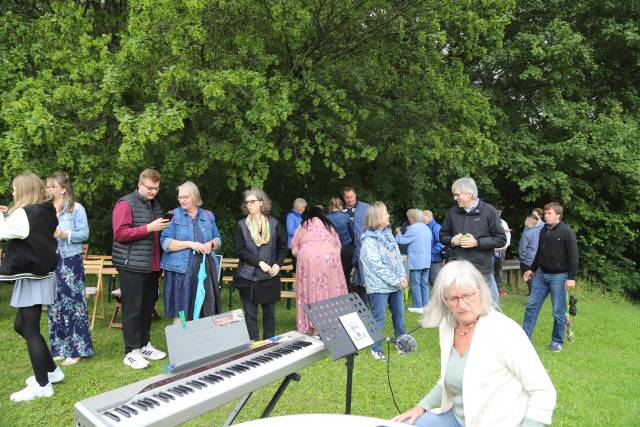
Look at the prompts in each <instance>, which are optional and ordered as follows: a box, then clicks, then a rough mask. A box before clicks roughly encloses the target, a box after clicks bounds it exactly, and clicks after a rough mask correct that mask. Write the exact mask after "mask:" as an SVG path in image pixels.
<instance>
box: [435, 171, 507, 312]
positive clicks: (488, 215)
mask: <svg viewBox="0 0 640 427" xmlns="http://www.w3.org/2000/svg"><path fill="white" fill-rule="evenodd" d="M451 192H452V193H453V200H455V201H456V203H457V204H458V205H457V206H454V207H452V208H451V209H449V212H447V216H446V217H445V218H444V222H443V223H442V228H441V229H440V242H441V243H442V244H443V245H445V246H446V247H447V248H449V249H450V250H449V252H450V253H451V258H454V259H465V260H467V261H469V262H471V263H472V264H473V265H474V266H475V267H476V268H477V269H478V270H480V273H482V275H483V276H484V278H485V280H486V281H487V284H488V285H489V286H490V287H491V294H492V296H493V300H494V301H496V302H497V301H498V288H497V287H496V281H495V279H494V277H493V263H492V259H493V251H494V249H496V248H501V247H503V246H504V245H505V244H506V243H507V236H506V235H505V234H504V229H503V228H502V224H501V222H500V217H499V216H498V212H497V211H496V209H495V208H494V207H493V206H491V205H490V204H488V203H486V202H484V201H482V200H480V199H479V198H478V187H477V186H476V182H475V181H474V180H473V178H471V177H464V178H460V179H458V180H456V181H455V182H454V183H453V185H451Z"/></svg>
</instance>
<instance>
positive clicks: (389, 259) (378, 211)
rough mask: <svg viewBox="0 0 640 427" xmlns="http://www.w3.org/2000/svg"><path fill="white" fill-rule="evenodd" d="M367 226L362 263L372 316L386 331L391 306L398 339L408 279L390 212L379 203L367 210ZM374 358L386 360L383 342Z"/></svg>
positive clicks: (373, 352)
mask: <svg viewBox="0 0 640 427" xmlns="http://www.w3.org/2000/svg"><path fill="white" fill-rule="evenodd" d="M364 227H365V232H364V233H363V234H362V240H361V242H362V247H361V250H360V264H361V265H362V278H363V279H364V286H365V288H366V289H367V296H368V297H369V301H370V302H371V314H372V316H373V320H375V322H376V324H377V326H378V327H379V328H380V329H382V330H384V320H385V314H386V311H387V305H389V308H390V309H391V321H392V322H393V330H394V332H395V334H396V337H398V336H400V335H402V334H404V332H405V329H404V302H403V293H404V292H403V290H404V289H405V288H406V287H407V278H406V273H405V270H404V265H402V255H400V249H398V244H397V243H396V241H395V239H394V238H393V236H392V235H391V231H390V230H389V213H388V211H387V207H386V206H385V205H384V203H382V202H376V203H374V204H373V205H371V206H369V207H368V208H367V211H366V214H365V223H364ZM371 355H372V356H373V357H374V358H375V359H378V360H385V359H386V356H385V355H384V353H382V342H381V341H378V342H376V343H374V344H373V345H372V346H371Z"/></svg>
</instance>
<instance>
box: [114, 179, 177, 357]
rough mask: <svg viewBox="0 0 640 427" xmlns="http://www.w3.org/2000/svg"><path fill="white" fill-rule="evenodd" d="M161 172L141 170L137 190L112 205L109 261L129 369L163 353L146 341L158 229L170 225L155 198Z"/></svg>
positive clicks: (157, 264) (156, 271)
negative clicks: (118, 298)
mask: <svg viewBox="0 0 640 427" xmlns="http://www.w3.org/2000/svg"><path fill="white" fill-rule="evenodd" d="M159 191H160V173H159V172H158V171H157V170H155V169H145V170H144V171H142V173H141V174H140V178H139V179H138V189H137V190H136V191H134V192H132V193H130V194H127V195H126V196H124V197H122V198H120V200H118V202H117V203H116V205H115V207H114V208H113V212H112V225H113V249H112V256H113V265H114V266H115V267H116V268H117V269H118V274H119V276H120V290H121V294H122V335H123V337H124V344H125V357H124V364H125V365H127V366H129V367H131V368H133V369H143V368H146V367H147V366H149V362H148V361H147V360H146V359H150V360H160V359H164V358H165V357H166V356H167V355H166V353H165V352H163V351H160V350H157V349H156V348H154V347H153V346H152V345H151V341H150V331H151V316H152V314H153V306H154V305H155V301H156V299H157V295H158V278H159V276H160V255H161V249H160V236H159V232H160V231H162V230H164V229H165V228H167V227H168V226H169V219H166V218H163V215H162V208H161V207H160V203H159V202H158V201H157V200H156V196H157V194H158V192H159Z"/></svg>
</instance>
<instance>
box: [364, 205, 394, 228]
mask: <svg viewBox="0 0 640 427" xmlns="http://www.w3.org/2000/svg"><path fill="white" fill-rule="evenodd" d="M388 214H389V212H388V211H387V206H386V205H385V204H384V203H382V202H375V203H374V204H372V205H370V206H369V207H368V208H367V210H366V212H365V214H364V228H366V229H367V230H382V229H383V228H384V227H383V225H382V223H383V217H384V216H385V215H388Z"/></svg>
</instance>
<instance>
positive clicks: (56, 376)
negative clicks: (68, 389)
mask: <svg viewBox="0 0 640 427" xmlns="http://www.w3.org/2000/svg"><path fill="white" fill-rule="evenodd" d="M47 375H48V376H49V382H50V383H51V384H55V383H59V382H60V381H62V380H63V379H64V372H62V369H60V368H59V367H57V366H56V370H55V371H53V372H48V373H47ZM24 383H25V384H26V385H28V386H34V385H37V386H39V385H40V384H38V381H36V377H35V376H34V375H31V376H30V377H29V378H27V379H26V380H24Z"/></svg>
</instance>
